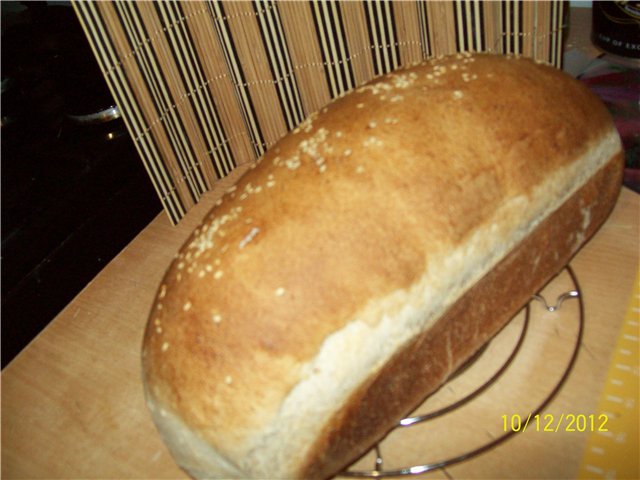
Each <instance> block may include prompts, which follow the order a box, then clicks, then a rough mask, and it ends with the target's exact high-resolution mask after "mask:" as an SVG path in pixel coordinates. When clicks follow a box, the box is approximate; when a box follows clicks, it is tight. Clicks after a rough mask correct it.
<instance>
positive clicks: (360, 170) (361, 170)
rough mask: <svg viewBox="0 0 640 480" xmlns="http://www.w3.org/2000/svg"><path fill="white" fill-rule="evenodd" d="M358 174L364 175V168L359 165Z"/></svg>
mask: <svg viewBox="0 0 640 480" xmlns="http://www.w3.org/2000/svg"><path fill="white" fill-rule="evenodd" d="M356 173H364V167H363V166H362V165H358V168H356Z"/></svg>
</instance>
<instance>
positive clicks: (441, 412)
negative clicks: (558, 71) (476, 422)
mask: <svg viewBox="0 0 640 480" xmlns="http://www.w3.org/2000/svg"><path fill="white" fill-rule="evenodd" d="M565 271H566V272H567V273H568V275H569V277H570V279H571V283H572V284H573V287H572V288H571V289H570V290H568V291H566V292H564V293H562V294H561V295H559V296H558V297H557V299H556V302H555V304H553V305H550V304H549V303H548V302H547V299H546V298H545V297H543V296H542V295H541V294H537V295H534V296H533V297H532V300H531V302H529V304H528V305H527V306H526V307H525V309H524V321H523V323H522V330H521V331H520V334H519V337H518V339H517V341H516V343H515V345H514V347H513V350H512V352H511V353H510V354H509V356H508V357H507V358H506V360H505V361H504V363H502V365H501V366H500V367H499V368H498V369H497V370H496V371H495V373H494V374H493V375H492V376H491V377H490V378H489V379H488V380H486V381H485V382H484V383H482V384H481V385H480V386H479V387H476V388H475V389H474V390H473V391H472V392H471V393H468V394H466V395H465V396H464V397H462V398H461V399H459V400H456V401H454V402H452V403H450V404H448V405H446V406H444V407H441V408H438V409H436V410H433V411H430V412H428V413H425V414H420V415H415V416H411V417H407V418H404V419H403V420H401V421H400V422H399V423H398V425H397V426H396V428H395V430H394V432H396V433H397V432H400V433H401V431H402V429H406V428H410V427H413V426H416V425H419V424H424V423H425V422H429V421H433V420H435V419H438V418H441V417H443V416H445V415H446V414H448V413H450V412H453V411H455V410H457V409H459V408H461V407H462V406H464V405H465V404H467V403H469V402H471V401H472V400H474V399H476V398H478V397H479V396H481V395H482V394H483V393H485V392H486V390H487V389H489V387H491V386H492V385H493V384H494V383H496V382H497V381H498V380H499V379H500V378H501V377H502V376H503V374H504V373H505V372H506V371H507V369H509V367H510V366H511V364H512V363H513V361H514V359H516V358H517V357H518V354H519V353H520V352H521V349H522V346H523V344H524V341H525V339H526V337H527V333H528V332H529V326H530V323H531V308H530V306H531V303H532V302H540V303H541V304H542V306H543V307H544V309H546V310H547V312H557V311H558V310H559V309H560V308H561V306H562V305H563V303H564V302H565V301H567V300H570V299H576V300H577V302H578V314H577V319H576V320H577V322H578V329H577V334H576V336H575V339H574V343H573V345H572V347H571V348H572V351H571V355H570V358H569V361H568V362H567V364H566V368H564V370H562V371H560V372H559V373H558V379H557V381H556V382H555V384H553V386H552V387H550V389H549V390H548V392H547V393H546V396H545V397H544V399H543V400H542V401H540V402H539V403H538V405H537V406H536V407H535V408H534V409H533V410H531V414H530V416H531V417H535V416H536V415H538V414H540V413H541V412H542V411H543V410H544V409H545V407H546V406H547V405H549V403H550V402H551V401H552V400H553V398H554V397H555V396H556V395H557V393H558V392H559V391H560V389H561V388H562V386H563V385H564V383H565V381H566V380H567V378H568V377H569V375H570V373H571V370H572V368H573V366H574V364H575V361H576V359H577V356H578V351H579V348H580V344H581V342H582V335H583V330H584V303H583V299H582V293H581V290H580V286H579V284H578V279H577V277H576V274H575V272H574V271H573V270H572V269H571V267H570V266H569V265H567V266H566V267H565ZM485 349H486V346H485ZM483 351H484V349H483V350H481V351H480V352H478V354H476V356H475V357H474V358H472V359H471V362H473V361H474V360H475V359H476V358H478V357H480V356H481V355H482V353H483ZM463 369H464V367H463ZM459 373H460V372H459ZM525 418H526V417H525ZM521 431H523V430H522V429H518V430H515V429H509V430H507V431H506V433H504V434H503V435H500V436H498V437H496V438H493V439H490V440H488V441H481V442H479V445H478V446H476V447H474V448H470V449H468V450H467V451H465V452H463V453H457V454H454V455H451V456H448V457H446V458H444V459H442V460H437V461H430V462H425V463H419V464H415V465H410V466H406V467H402V468H390V469H385V460H384V458H383V453H382V448H381V445H380V444H378V445H376V446H375V447H374V448H373V452H374V465H373V467H372V469H371V470H366V469H364V470H362V469H361V470H356V469H354V470H347V471H345V472H342V473H341V474H340V475H341V476H343V477H360V478H362V477H364V478H381V477H399V476H407V475H419V474H422V473H426V472H429V471H432V470H436V469H442V468H445V467H448V466H450V465H453V464H456V463H460V462H465V461H468V460H470V459H472V458H474V457H477V456H478V455H481V454H483V453H485V452H488V451H490V450H492V449H495V448H496V447H498V446H499V445H500V444H502V443H504V442H505V441H507V440H508V439H510V438H511V437H513V436H514V435H515V434H517V433H519V432H521ZM427 455H428V453H425V456H427Z"/></svg>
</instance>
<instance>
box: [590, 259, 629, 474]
mask: <svg viewBox="0 0 640 480" xmlns="http://www.w3.org/2000/svg"><path fill="white" fill-rule="evenodd" d="M639 320H640V272H639V275H638V277H637V278H636V281H635V285H634V291H633V295H632V297H631V302H630V305H629V308H628V309H627V314H626V316H625V319H624V323H623V325H622V328H621V329H620V334H619V336H618V341H617V343H616V347H615V350H614V352H613V357H612V359H611V365H610V366H609V373H608V374H607V380H606V383H605V386H604V390H603V392H602V398H601V399H600V404H599V406H598V410H597V412H602V413H605V414H606V415H607V417H608V421H607V423H606V427H607V428H606V430H607V431H595V432H593V433H591V434H590V437H589V441H588V442H587V450H586V451H585V454H584V458H583V459H582V465H581V467H580V471H579V474H578V478H606V479H613V478H634V479H636V478H640V465H639V458H638V457H639V456H640V454H639V452H640V450H639V447H640V446H639V444H638V423H639V418H638V411H639V408H640V406H639V405H638V402H639V400H640V398H639V390H640V387H639V375H640V368H639V365H640V358H639V354H638V349H639V346H640V343H639V341H640V340H639V338H638V337H639V328H638V321H639Z"/></svg>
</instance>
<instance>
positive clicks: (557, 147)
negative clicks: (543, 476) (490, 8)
mask: <svg viewBox="0 0 640 480" xmlns="http://www.w3.org/2000/svg"><path fill="white" fill-rule="evenodd" d="M611 131H612V124H611V120H610V118H609V116H608V114H607V112H606V110H605V109H604V107H603V106H602V105H601V104H600V103H599V102H598V101H597V100H595V98H594V97H593V95H592V94H590V92H588V90H587V89H586V88H584V87H583V86H581V85H580V84H579V83H578V82H575V81H573V80H571V79H568V78H567V77H566V76H564V74H562V73H561V72H558V71H556V70H554V69H553V68H550V67H545V66H541V65H537V64H535V63H533V62H531V61H528V60H516V59H509V60H505V59H504V58H499V57H494V56H489V55H476V56H466V55H459V56H452V57H449V58H445V59H442V60H436V61H433V62H427V63H426V64H425V65H422V66H419V67H415V68H412V69H408V70H402V71H399V72H396V73H393V74H390V75H387V76H385V77H382V78H380V79H378V80H376V81H374V82H372V83H371V84H369V85H367V86H365V87H361V88H359V89H357V90H356V91H355V92H353V93H352V94H349V95H347V96H345V97H344V98H341V99H338V100H337V101H335V102H334V103H332V104H330V105H329V106H328V107H327V108H326V109H324V110H323V111H322V112H319V113H317V114H314V115H312V116H311V117H310V118H309V119H308V120H307V121H305V122H304V123H303V124H302V125H301V126H300V127H298V128H297V129H296V130H295V131H294V132H293V133H291V134H290V135H287V136H286V137H285V138H283V139H282V140H281V141H280V142H279V143H278V144H277V145H276V146H275V147H274V148H272V149H271V150H270V151H269V153H268V154H267V155H265V157H264V158H263V159H262V160H261V161H260V163H259V165H257V167H256V168H255V169H253V170H251V171H249V172H248V173H247V174H246V175H245V176H244V177H243V178H242V179H241V180H240V182H239V183H238V184H237V186H236V188H235V190H234V191H232V192H229V193H228V194H227V195H226V196H225V197H224V199H223V202H222V204H221V205H218V206H217V207H216V208H214V209H213V210H212V212H211V213H210V214H209V216H208V217H207V219H206V220H205V222H204V223H203V225H202V226H201V227H199V228H198V229H197V230H196V231H195V232H194V234H193V235H192V236H191V238H190V239H189V240H188V241H187V243H186V244H185V245H184V246H183V248H182V249H181V250H180V252H179V254H178V256H177V258H176V259H175V261H174V262H173V263H172V265H171V267H170V268H169V270H168V272H167V274H166V276H165V278H164V280H163V283H162V285H161V286H160V289H159V292H158V296H157V299H156V302H155V304H154V306H153V308H152V312H151V315H150V319H149V323H148V326H147V330H146V332H145V338H144V345H143V369H144V380H145V388H146V391H147V396H148V398H149V401H150V403H151V404H153V405H157V406H158V407H159V408H162V409H164V410H165V411H167V412H170V413H172V414H174V415H176V416H177V417H179V418H180V419H181V421H182V422H184V424H185V425H186V428H188V429H190V430H191V431H193V432H197V435H198V436H199V438H200V439H201V440H202V441H203V442H206V443H207V444H209V445H211V446H212V447H213V448H214V449H216V450H217V451H219V452H220V455H221V456H223V457H225V458H227V459H229V460H230V461H231V462H236V463H241V461H242V459H243V458H244V457H246V456H247V455H248V453H250V452H252V454H253V453H255V454H256V455H258V453H256V452H258V450H259V449H260V448H262V447H261V446H260V445H261V442H264V439H262V437H261V435H266V433H264V432H271V433H273V432H272V431H271V430H270V429H273V428H275V427H274V426H273V422H274V421H275V420H274V419H276V418H277V417H278V415H282V409H283V407H282V406H283V402H285V400H287V399H288V398H289V397H290V396H291V393H292V392H293V391H294V390H295V389H296V388H298V387H299V385H300V384H301V383H303V382H304V381H306V380H307V379H308V378H309V377H312V376H313V374H314V373H315V372H314V370H313V369H312V367H311V366H310V365H311V363H312V362H313V361H314V359H315V358H316V357H317V355H318V354H319V352H320V351H321V350H322V348H323V346H324V345H325V343H326V341H327V338H330V337H332V336H334V335H337V334H339V333H340V332H342V331H343V330H345V329H347V327H349V326H351V325H352V324H353V323H354V319H355V318H356V317H360V320H362V322H364V323H365V324H368V325H371V326H375V325H377V324H378V323H379V322H380V321H381V319H382V316H383V314H385V315H387V314H388V315H393V314H394V313H393V312H394V308H396V306H394V305H393V304H392V303H389V301H388V299H389V298H391V297H392V296H393V295H394V294H395V293H396V292H405V291H409V290H411V289H412V288H414V286H415V285H416V284H418V283H419V282H421V281H424V278H425V277H424V276H425V275H426V273H425V272H429V271H430V270H433V269H435V268H436V266H437V265H439V262H440V263H441V261H442V259H443V258H447V256H448V255H451V252H453V251H456V249H459V248H463V247H464V248H466V247H465V246H466V245H470V244H473V242H476V243H478V240H477V238H476V237H477V236H478V235H479V233H478V232H480V231H481V230H482V229H488V228H489V227H491V223H492V222H494V216H495V215H496V212H498V211H501V209H504V208H505V205H512V206H511V207H509V209H506V210H505V211H506V212H507V217H506V218H501V219H499V221H498V222H497V223H496V224H495V225H494V226H495V227H496V232H495V235H496V238H495V239H491V238H487V236H486V235H485V236H484V237H483V238H484V239H481V240H482V241H481V242H480V244H481V245H480V247H482V246H483V245H484V244H486V243H488V242H490V241H496V242H500V241H502V240H501V238H502V237H501V235H504V236H506V237H505V238H506V239H510V238H515V237H514V235H515V234H516V233H518V232H519V231H521V230H522V229H524V228H528V226H527V225H520V223H521V217H522V215H520V213H519V211H518V210H517V208H516V207H514V206H513V205H517V204H518V203H517V202H520V203H523V202H524V203H523V204H526V203H527V202H531V204H532V208H533V207H535V208H537V209H538V210H537V211H539V212H541V213H539V215H546V213H544V212H545V211H546V210H545V209H546V208H550V207H549V205H552V204H553V201H555V200H556V199H558V198H560V197H561V196H562V195H564V194H565V193H566V192H565V191H564V189H567V188H573V186H572V185H573V183H575V182H577V181H578V180H575V181H574V180H573V177H574V176H576V175H574V174H572V173H571V172H573V170H571V169H572V168H575V165H574V164H575V162H576V161H577V159H579V158H581V157H585V158H586V157H588V156H589V153H590V152H591V151H594V149H595V150H597V149H598V148H601V147H600V144H601V143H602V142H605V140H606V138H608V137H610V136H611ZM607 141H608V140H607ZM605 143H606V142H605ZM609 143H610V142H609ZM607 148H609V147H607ZM611 148H614V149H615V148H616V146H615V145H614V146H613V147H611ZM611 148H609V149H611ZM605 151H607V150H606V148H605ZM612 153H613V152H609V153H608V154H607V156H606V158H609V156H610V155H611V154H612ZM592 160H593V159H592ZM592 160H589V161H590V162H592ZM592 163H593V162H592ZM591 167H593V165H591ZM591 167H590V168H591ZM574 173H575V172H574ZM572 175H573V176H572ZM588 175H591V173H589V174H588ZM556 177H557V178H558V181H557V182H556V181H555V178H556ZM586 180H587V179H586V178H585V179H584V180H583V181H586ZM580 181H582V180H580ZM572 182H573V183H572ZM543 185H544V189H545V190H544V193H543V194H541V193H540V189H541V188H543V187H542V186H543ZM577 186H579V185H577ZM577 186H576V188H577ZM547 203H549V205H547ZM607 208H608V207H607ZM534 220H535V221H538V220H543V218H540V219H532V221H534ZM590 220H591V219H590ZM519 222H520V223H519ZM487 231H488V230H487ZM503 240H504V238H503ZM577 240H578V239H576V242H575V243H576V244H579V243H580V242H578V241H577ZM470 242H471V243H470ZM474 245H475V244H474ZM480 247H478V248H480ZM474 248H475V247H474ZM483 248H484V247H483ZM479 258H480V257H479ZM471 261H474V260H471ZM477 261H478V262H479V266H478V269H480V268H484V267H483V266H482V265H480V264H482V263H483V262H485V259H484V257H483V258H480V259H479V260H477ZM555 267H557V265H556V266H554V268H555ZM555 269H557V268H555ZM546 273H548V272H546ZM462 280H464V279H461V282H462ZM529 293H531V292H529ZM385 299H387V300H385ZM383 300H384V302H383ZM376 302H378V303H380V302H382V303H381V305H377V303H376ZM376 308H377V309H378V310H379V311H380V312H381V313H380V315H377V316H376V315H372V314H370V312H371V311H374V312H375V311H377V310H376ZM366 312H369V313H366ZM512 313H513V312H512ZM437 325H441V323H439V324H437ZM433 328H441V327H440V326H437V327H433ZM454 343H456V345H458V344H462V345H464V344H465V340H464V338H463V337H462V336H460V337H458V338H457V339H456V341H455V342H454ZM461 348H463V347H462V346H461ZM459 355H460V356H461V357H462V356H463V352H461V353H460V354H459ZM461 357H460V358H461ZM436 366H437V364H435V363H434V364H433V366H432V367H431V368H436ZM313 368H316V367H313ZM358 374H359V375H362V376H363V377H362V381H363V382H368V381H370V379H368V376H369V373H368V372H367V371H361V372H358ZM435 376H436V377H437V375H435ZM350 405H353V402H351V403H350ZM347 411H348V410H345V411H343V412H336V415H344V416H345V418H347V417H349V414H348V413H346V412H347ZM394 411H395V410H394ZM347 419H348V418H347ZM156 420H157V421H158V422H162V420H161V419H159V417H156ZM338 423H339V422H338ZM385 428H386V427H385ZM271 433H269V435H271ZM276 433H277V432H276ZM274 434H275V433H274ZM353 438H356V437H353ZM345 439H347V440H345V441H348V439H349V435H346V436H345ZM360 439H364V443H367V442H369V436H368V434H367V435H364V436H360V437H358V441H361V440H360ZM317 442H319V443H318V447H317V449H318V450H319V451H322V450H323V448H325V447H324V446H323V444H322V442H323V440H322V438H321V439H319V440H317ZM336 458H337V457H336ZM341 461H342V460H340V462H341ZM308 462H309V464H310V465H314V466H313V468H312V470H315V469H316V468H320V467H316V465H317V462H316V461H314V460H313V459H311V458H310V459H309V460H308ZM340 462H338V463H340ZM238 468H244V467H241V466H238ZM298 468H299V467H298ZM322 471H324V470H322ZM249 473H251V472H249ZM249 473H248V474H249Z"/></svg>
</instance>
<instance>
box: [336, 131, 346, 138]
mask: <svg viewBox="0 0 640 480" xmlns="http://www.w3.org/2000/svg"><path fill="white" fill-rule="evenodd" d="M335 135H336V137H338V138H342V137H343V136H344V133H342V132H341V131H340V130H338V131H337V132H336V133H335Z"/></svg>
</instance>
